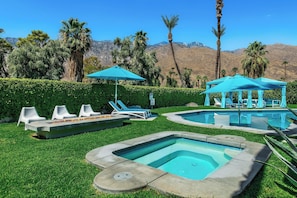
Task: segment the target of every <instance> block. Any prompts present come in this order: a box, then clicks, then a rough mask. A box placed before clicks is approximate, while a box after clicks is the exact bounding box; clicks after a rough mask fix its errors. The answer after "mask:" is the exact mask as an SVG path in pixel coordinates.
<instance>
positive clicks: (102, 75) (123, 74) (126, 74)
mask: <svg viewBox="0 0 297 198" xmlns="http://www.w3.org/2000/svg"><path fill="white" fill-rule="evenodd" d="M87 77H89V78H96V79H104V80H114V81H115V94H114V97H115V103H117V95H118V81H119V80H137V81H144V80H145V78H142V77H141V76H138V75H137V74H134V73H132V72H130V71H128V70H126V69H123V68H121V67H120V66H118V65H115V66H113V67H110V68H108V69H104V70H101V71H97V72H94V73H91V74H88V75H87Z"/></svg>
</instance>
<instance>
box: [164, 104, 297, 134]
mask: <svg viewBox="0 0 297 198" xmlns="http://www.w3.org/2000/svg"><path fill="white" fill-rule="evenodd" d="M259 110H260V111H271V110H273V111H284V110H285V109H244V110H242V111H259ZM203 111H217V112H220V111H222V112H223V111H238V109H201V110H189V111H179V112H172V113H165V114H162V115H163V116H166V117H167V119H168V120H170V121H172V122H176V123H179V124H185V125H190V126H200V127H206V128H217V129H231V130H241V131H247V132H250V133H255V134H263V135H264V134H265V135H269V134H277V133H276V132H275V131H274V130H262V129H256V128H251V127H243V126H242V127H241V126H225V125H214V124H204V123H199V122H194V121H189V120H185V119H183V118H182V116H181V114H187V113H196V112H203ZM295 128H297V125H296V124H294V123H291V125H290V126H289V127H288V128H287V129H286V130H284V131H285V132H289V131H292V130H295Z"/></svg>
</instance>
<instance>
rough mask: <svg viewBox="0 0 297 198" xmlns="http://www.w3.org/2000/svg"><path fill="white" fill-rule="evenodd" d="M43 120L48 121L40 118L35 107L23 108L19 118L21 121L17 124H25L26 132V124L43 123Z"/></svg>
mask: <svg viewBox="0 0 297 198" xmlns="http://www.w3.org/2000/svg"><path fill="white" fill-rule="evenodd" d="M42 120H46V118H45V117H40V116H39V115H38V113H37V111H36V109H35V107H23V108H22V110H21V113H20V116H19V121H18V123H17V126H19V125H20V122H24V123H25V130H27V128H26V124H28V123H30V122H34V121H42Z"/></svg>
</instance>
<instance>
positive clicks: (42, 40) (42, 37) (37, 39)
mask: <svg viewBox="0 0 297 198" xmlns="http://www.w3.org/2000/svg"><path fill="white" fill-rule="evenodd" d="M48 40H49V36H48V34H47V33H44V32H43V31H41V30H33V31H32V33H31V34H29V35H28V36H27V37H26V38H19V39H18V42H17V43H16V46H17V47H21V46H22V45H25V44H28V43H30V44H32V45H37V46H39V47H43V46H44V45H46V43H47V42H48Z"/></svg>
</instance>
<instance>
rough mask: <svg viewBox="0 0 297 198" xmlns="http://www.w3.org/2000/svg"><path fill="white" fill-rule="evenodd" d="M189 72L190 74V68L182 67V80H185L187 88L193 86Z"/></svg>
mask: <svg viewBox="0 0 297 198" xmlns="http://www.w3.org/2000/svg"><path fill="white" fill-rule="evenodd" d="M191 74H192V69H189V68H184V72H183V81H184V82H185V86H186V87H187V88H192V87H193V85H192V83H191Z"/></svg>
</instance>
